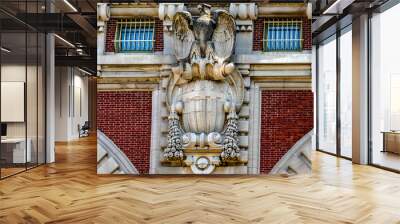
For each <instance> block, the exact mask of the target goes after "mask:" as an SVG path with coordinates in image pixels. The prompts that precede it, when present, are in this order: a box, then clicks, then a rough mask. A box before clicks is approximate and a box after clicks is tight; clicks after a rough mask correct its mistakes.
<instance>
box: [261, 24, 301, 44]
mask: <svg viewBox="0 0 400 224" xmlns="http://www.w3.org/2000/svg"><path fill="white" fill-rule="evenodd" d="M270 24H278V25H281V26H283V27H289V26H293V25H294V24H295V25H296V27H299V31H300V39H299V40H296V41H299V42H300V43H299V45H300V46H299V48H298V49H294V50H290V49H283V50H272V49H268V47H267V46H268V30H269V25H270ZM285 41H286V40H285ZM287 41H294V40H292V39H287ZM303 48H304V37H303V20H302V19H301V18H297V17H296V18H290V17H289V18H275V17H270V18H265V19H264V23H263V38H262V50H263V52H301V51H303Z"/></svg>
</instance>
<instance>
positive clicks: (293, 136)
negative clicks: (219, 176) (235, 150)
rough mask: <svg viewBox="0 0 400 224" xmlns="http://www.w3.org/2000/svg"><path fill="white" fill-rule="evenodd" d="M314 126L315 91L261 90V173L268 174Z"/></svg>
mask: <svg viewBox="0 0 400 224" xmlns="http://www.w3.org/2000/svg"><path fill="white" fill-rule="evenodd" d="M312 128H313V94H312V92H311V91H308V90H263V91H262V93H261V136H260V173H262V174H267V173H269V172H270V171H271V169H272V168H273V167H274V166H275V164H276V163H277V162H278V161H279V160H280V159H281V158H282V156H284V155H285V154H286V153H287V152H288V151H289V150H290V148H291V147H292V146H293V145H294V144H295V143H296V142H297V141H298V140H300V138H302V137H303V136H304V135H305V134H307V133H308V132H309V131H311V130H312Z"/></svg>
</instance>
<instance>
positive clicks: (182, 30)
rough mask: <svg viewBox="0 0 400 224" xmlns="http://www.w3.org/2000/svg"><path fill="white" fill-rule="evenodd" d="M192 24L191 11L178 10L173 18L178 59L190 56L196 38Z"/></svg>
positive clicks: (175, 48)
mask: <svg viewBox="0 0 400 224" xmlns="http://www.w3.org/2000/svg"><path fill="white" fill-rule="evenodd" d="M191 25H192V16H191V15H190V13H189V12H177V13H176V14H175V16H174V18H173V19H172V28H173V30H174V50H175V56H176V58H177V59H178V61H181V60H184V59H186V58H188V57H189V54H190V51H191V49H192V45H193V42H194V40H195V38H194V34H193V31H192V29H191Z"/></svg>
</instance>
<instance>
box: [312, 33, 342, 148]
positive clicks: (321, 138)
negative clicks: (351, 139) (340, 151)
mask: <svg viewBox="0 0 400 224" xmlns="http://www.w3.org/2000/svg"><path fill="white" fill-rule="evenodd" d="M317 75H318V149H319V150H322V151H325V152H329V153H333V154H336V144H337V142H336V132H337V130H336V109H337V107H336V95H337V94H336V83H337V80H336V36H333V37H332V38H330V39H328V40H326V42H324V43H321V44H320V45H319V48H318V74H317Z"/></svg>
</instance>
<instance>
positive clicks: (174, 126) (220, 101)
mask: <svg viewBox="0 0 400 224" xmlns="http://www.w3.org/2000/svg"><path fill="white" fill-rule="evenodd" d="M198 8H199V11H200V16H199V17H198V18H197V19H194V18H193V17H192V15H191V14H190V13H189V12H187V11H180V12H177V13H176V14H175V16H174V17H173V20H172V32H173V36H174V50H175V56H176V59H177V64H176V65H174V66H173V67H172V74H171V76H170V78H169V81H168V86H167V105H168V108H169V111H170V115H169V118H168V120H169V134H168V146H167V148H166V149H165V150H164V158H165V159H166V160H168V161H171V162H174V161H175V162H176V161H180V162H181V164H183V165H186V166H191V168H192V171H193V172H194V173H200V174H208V173H211V172H213V170H214V168H215V167H216V166H228V165H230V164H234V163H237V161H239V160H240V158H239V157H240V148H239V142H238V115H237V112H238V111H240V108H241V106H242V103H243V95H244V82H243V78H242V76H241V74H240V73H239V71H238V70H237V69H236V67H235V65H234V63H233V62H231V57H232V54H233V50H234V44H235V28H236V26H235V20H234V18H233V17H232V15H230V14H229V13H228V12H227V11H225V10H216V11H211V6H210V5H207V4H200V5H199V6H198Z"/></svg>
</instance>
